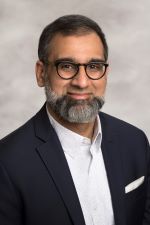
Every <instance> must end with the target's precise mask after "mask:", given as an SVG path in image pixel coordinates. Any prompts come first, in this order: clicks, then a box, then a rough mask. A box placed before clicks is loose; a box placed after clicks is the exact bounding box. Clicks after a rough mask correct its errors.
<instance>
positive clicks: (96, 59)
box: [55, 57, 106, 63]
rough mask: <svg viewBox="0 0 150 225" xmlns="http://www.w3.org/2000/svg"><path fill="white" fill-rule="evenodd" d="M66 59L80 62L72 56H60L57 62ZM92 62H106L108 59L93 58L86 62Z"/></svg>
mask: <svg viewBox="0 0 150 225" xmlns="http://www.w3.org/2000/svg"><path fill="white" fill-rule="evenodd" d="M66 61H67V62H72V63H79V62H78V61H77V60H76V59H75V58H71V57H64V58H58V59H56V60H55V62H66ZM91 62H106V61H105V60H104V59H101V58H91V59H89V60H88V61H87V62H86V63H91Z"/></svg>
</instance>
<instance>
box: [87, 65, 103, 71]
mask: <svg viewBox="0 0 150 225" xmlns="http://www.w3.org/2000/svg"><path fill="white" fill-rule="evenodd" d="M88 68H89V69H90V70H102V69H103V64H101V63H91V64H89V65H88Z"/></svg>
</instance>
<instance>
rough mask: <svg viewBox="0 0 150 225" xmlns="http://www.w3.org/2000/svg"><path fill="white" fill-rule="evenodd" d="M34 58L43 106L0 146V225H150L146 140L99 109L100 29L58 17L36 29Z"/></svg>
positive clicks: (102, 81) (103, 65)
mask: <svg viewBox="0 0 150 225" xmlns="http://www.w3.org/2000/svg"><path fill="white" fill-rule="evenodd" d="M38 53H39V60H38V61H37V63H36V77H37V83H38V85H39V86H40V87H45V93H46V100H47V101H46V104H44V106H43V107H42V109H41V110H40V111H39V112H38V113H37V114H36V115H35V116H34V117H33V118H32V119H30V120H29V121H28V122H27V123H26V124H25V125H23V126H22V127H20V128H19V129H17V130H16V131H14V132H13V133H12V134H10V135H8V136H7V137H5V138H4V139H3V140H1V142H0V224H1V225H50V224H51V225H85V224H86V225H114V224H115V225H148V224H150V183H149V182H150V181H149V179H150V162H149V160H150V158H149V157H150V151H149V144H148V141H147V138H146V136H145V135H144V133H143V132H142V131H141V130H139V129H138V128H135V127H134V126H132V125H129V124H127V123H125V122H123V121H121V120H118V119H116V118H114V117H111V116H109V115H107V114H104V113H102V112H99V111H100V109H101V107H102V106H103V104H104V96H105V88H106V83H107V73H108V68H109V65H108V47H107V43H106V39H105V36H104V34H103V32H102V30H101V28H100V27H99V26H98V25H97V24H96V23H95V22H94V21H92V20H91V19H89V18H87V17H84V16H81V15H69V16H64V17H60V18H58V19H57V20H56V21H54V22H53V23H51V24H50V25H48V26H47V27H46V28H45V29H44V30H43V32H42V35H41V37H40V41H39V49H38Z"/></svg>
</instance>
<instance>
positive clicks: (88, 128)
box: [47, 106, 96, 140]
mask: <svg viewBox="0 0 150 225" xmlns="http://www.w3.org/2000/svg"><path fill="white" fill-rule="evenodd" d="M47 108H48V112H49V113H50V114H51V116H52V117H53V118H54V119H55V120H56V121H57V122H58V123H60V124H61V125H62V126H64V127H66V128H67V129H69V130H71V131H73V132H75V133H77V134H79V135H82V136H84V137H87V138H89V139H91V140H92V138H93V133H94V127H95V121H96V120H95V121H93V122H89V123H72V122H69V121H66V120H64V119H63V118H61V117H59V116H58V115H57V114H56V113H54V112H53V111H52V110H51V108H50V107H49V106H47Z"/></svg>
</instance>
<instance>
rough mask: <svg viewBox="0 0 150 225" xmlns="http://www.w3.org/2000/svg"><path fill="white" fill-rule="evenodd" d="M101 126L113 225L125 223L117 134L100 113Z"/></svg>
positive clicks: (123, 224) (123, 193) (123, 191)
mask: <svg viewBox="0 0 150 225" xmlns="http://www.w3.org/2000/svg"><path fill="white" fill-rule="evenodd" d="M100 120H101V126H102V153H103V157H104V162H105V167H106V172H107V176H108V182H109V186H110V192H111V197H112V204H113V210H114V217H115V225H120V224H121V225H125V224H126V222H125V206H124V203H125V201H124V197H125V189H124V188H125V186H124V181H123V171H122V160H121V151H120V149H119V141H118V140H119V134H118V133H117V132H116V131H115V130H114V128H113V126H112V123H111V121H108V118H107V119H106V116H105V114H103V113H100Z"/></svg>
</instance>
